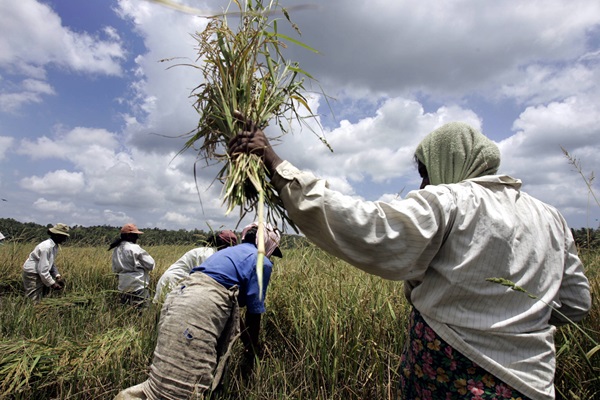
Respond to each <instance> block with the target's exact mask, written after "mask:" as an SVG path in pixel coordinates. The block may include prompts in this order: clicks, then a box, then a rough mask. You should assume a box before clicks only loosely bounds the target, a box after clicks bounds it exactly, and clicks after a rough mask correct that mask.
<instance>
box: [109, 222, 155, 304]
mask: <svg viewBox="0 0 600 400" xmlns="http://www.w3.org/2000/svg"><path fill="white" fill-rule="evenodd" d="M143 233H144V232H141V231H140V230H139V229H138V228H137V226H135V225H134V224H125V225H123V227H122V228H121V236H120V237H119V239H117V240H115V241H114V242H113V243H111V245H110V247H109V248H108V250H109V251H110V250H112V249H114V251H113V254H112V271H113V272H114V273H115V274H117V277H118V279H119V284H118V289H119V292H120V299H121V304H131V305H134V306H136V307H144V306H145V305H147V300H148V298H149V297H150V291H149V289H148V284H149V283H150V271H152V270H153V269H154V259H153V258H152V256H150V254H148V252H147V251H146V250H144V249H142V248H141V247H140V246H139V245H138V244H136V242H137V240H138V238H139V235H141V234H143Z"/></svg>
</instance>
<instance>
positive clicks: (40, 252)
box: [23, 223, 69, 301]
mask: <svg viewBox="0 0 600 400" xmlns="http://www.w3.org/2000/svg"><path fill="white" fill-rule="evenodd" d="M48 235H50V238H49V239H46V240H44V241H43V242H42V243H40V244H38V245H37V246H35V249H33V251H32V252H31V253H30V254H29V257H27V261H25V264H23V287H24V288H25V295H26V296H27V297H29V298H30V299H32V300H33V301H39V300H41V299H42V297H44V296H47V295H48V294H49V293H50V289H54V290H61V289H62V288H63V287H64V280H63V278H62V276H61V275H60V273H59V272H58V268H57V267H56V264H55V263H54V260H55V259H56V256H57V255H58V249H59V245H60V244H61V243H64V242H65V241H66V240H67V239H68V238H69V227H68V226H67V225H65V224H60V223H59V224H56V225H54V226H53V227H52V228H50V229H48Z"/></svg>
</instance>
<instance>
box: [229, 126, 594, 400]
mask: <svg viewBox="0 0 600 400" xmlns="http://www.w3.org/2000/svg"><path fill="white" fill-rule="evenodd" d="M238 118H240V119H241V120H242V121H243V117H241V116H238ZM245 125H246V126H245V130H243V131H242V132H240V133H239V134H238V136H237V137H235V138H233V139H232V140H231V141H230V143H229V148H228V152H229V154H230V155H231V156H232V157H235V156H236V154H240V153H253V154H257V155H259V156H261V157H262V158H263V161H264V163H265V166H266V168H267V169H268V171H269V172H270V175H271V183H272V185H273V186H274V187H275V189H276V190H277V191H278V193H279V196H280V198H281V199H282V201H283V204H284V206H285V209H286V211H287V213H288V216H289V217H290V218H291V220H292V221H294V223H295V224H296V225H297V226H298V227H299V229H300V230H301V231H302V233H304V234H305V235H306V237H307V238H309V239H310V240H311V241H312V242H314V243H315V244H317V245H318V246H320V247H321V248H323V249H324V250H325V251H327V252H329V253H331V254H333V255H335V256H337V257H339V258H341V259H343V260H345V261H347V262H348V263H350V264H351V265H353V266H355V267H357V268H360V269H362V270H364V271H366V272H368V273H371V274H375V275H379V276H381V277H383V278H385V279H392V280H403V281H404V288H405V293H406V296H407V299H408V301H409V302H410V303H411V305H412V312H411V316H410V326H409V332H408V335H407V342H406V346H405V350H404V352H403V354H402V363H401V368H400V371H399V372H400V385H399V386H400V388H399V390H400V391H401V394H400V398H403V399H414V398H434V399H445V398H477V399H496V398H498V399H500V398H519V397H520V398H521V399H523V400H525V399H528V398H530V399H540V400H551V399H554V398H555V391H554V385H553V379H554V371H555V363H556V359H555V347H554V332H555V330H556V326H557V325H562V324H565V323H568V322H578V321H581V320H582V319H583V318H584V317H585V316H586V315H587V314H588V312H589V310H590V307H591V296H590V287H589V282H588V280H587V279H586V277H585V275H584V268H583V265H582V263H581V261H580V259H579V257H578V254H577V249H576V247H575V244H574V240H573V236H572V234H571V230H570V229H569V227H568V226H567V223H566V221H565V220H564V218H563V217H562V216H561V214H560V213H559V212H558V211H557V210H556V209H555V208H554V207H552V206H549V205H547V204H545V203H543V202H541V201H539V200H537V199H535V198H533V197H531V196H529V195H528V194H527V193H525V192H523V191H521V190H520V188H521V181H520V180H517V179H514V178H511V177H510V176H507V175H496V173H497V170H498V168H499V165H500V151H499V149H498V147H497V146H496V145H495V144H494V143H493V142H492V141H491V140H489V139H488V138H487V137H485V136H484V135H483V134H481V133H480V132H479V131H477V130H475V129H473V128H472V127H470V126H469V125H467V124H464V123H460V122H452V123H448V124H445V125H443V126H441V127H440V128H438V129H436V130H435V131H433V132H431V133H430V134H429V135H427V137H425V139H424V140H423V141H422V142H421V143H420V144H419V146H418V147H417V149H416V151H415V161H416V163H417V165H418V170H419V173H420V174H421V177H422V178H423V182H422V184H421V187H420V189H419V190H414V191H411V192H409V193H408V194H407V196H406V198H405V199H402V200H399V201H396V202H394V203H385V202H381V201H376V202H372V201H362V200H358V199H355V198H353V197H350V196H345V195H342V194H341V193H338V192H335V191H333V190H330V189H329V188H328V184H327V182H326V181H325V180H323V179H319V178H317V177H315V176H314V175H313V174H311V173H309V172H304V171H300V170H298V169H297V168H295V167H294V166H293V165H292V164H291V163H289V162H288V161H284V160H282V159H281V158H280V157H279V156H278V155H277V154H276V153H275V151H274V150H273V148H272V147H271V146H270V144H269V141H268V139H267V138H266V136H265V135H264V133H263V132H262V131H261V130H260V129H258V128H257V127H255V126H254V125H253V124H252V123H251V122H250V121H248V122H246V124H245ZM495 278H496V279H495ZM498 282H500V283H502V282H504V283H506V284H508V285H509V286H505V285H502V284H499V283H498ZM510 283H513V284H515V285H516V286H513V287H519V288H523V289H524V290H525V291H527V292H528V293H530V294H532V295H533V297H534V298H530V297H529V296H527V295H526V294H524V293H519V292H518V291H515V290H513V289H512V288H511V287H510Z"/></svg>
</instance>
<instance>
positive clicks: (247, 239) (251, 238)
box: [242, 226, 258, 245]
mask: <svg viewBox="0 0 600 400" xmlns="http://www.w3.org/2000/svg"><path fill="white" fill-rule="evenodd" d="M256 232H258V227H256V226H253V227H252V228H250V229H248V232H246V235H245V236H244V238H243V239H242V243H252V244H254V245H256Z"/></svg>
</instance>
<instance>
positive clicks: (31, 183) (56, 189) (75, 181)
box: [21, 170, 85, 197]
mask: <svg viewBox="0 0 600 400" xmlns="http://www.w3.org/2000/svg"><path fill="white" fill-rule="evenodd" d="M21 186H22V187H23V188H25V189H28V190H31V191H33V192H35V193H43V194H55V195H60V196H65V197H67V196H73V195H76V194H78V193H79V192H80V191H81V190H82V189H83V188H84V186H85V181H84V176H83V174H82V173H81V172H68V171H65V170H58V171H53V172H48V173H47V174H45V175H44V176H43V177H38V176H32V177H28V178H23V179H22V180H21Z"/></svg>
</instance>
